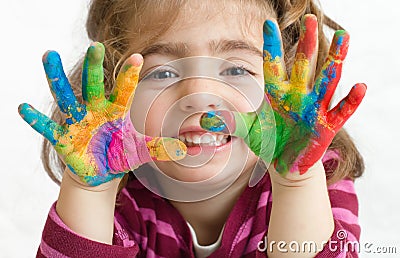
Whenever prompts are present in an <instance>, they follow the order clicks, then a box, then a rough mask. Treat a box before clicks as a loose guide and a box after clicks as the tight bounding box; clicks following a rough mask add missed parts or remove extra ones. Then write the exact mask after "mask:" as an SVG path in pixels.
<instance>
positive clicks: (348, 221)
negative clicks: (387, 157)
mask: <svg viewBox="0 0 400 258" xmlns="http://www.w3.org/2000/svg"><path fill="white" fill-rule="evenodd" d="M324 165H325V163H324ZM326 168H327V166H326ZM271 191H272V189H271V181H270V177H269V175H268V173H266V175H265V176H264V177H263V179H262V180H260V182H259V183H258V184H257V185H255V186H254V187H247V188H246V189H245V190H244V191H243V193H242V194H241V196H240V197H239V199H238V200H237V202H236V204H235V206H234V207H233V210H232V211H231V213H230V215H229V217H228V219H227V221H226V223H225V227H224V229H223V233H222V240H221V244H220V246H219V248H218V249H217V250H216V251H214V252H213V253H212V254H211V255H210V256H209V257H266V255H265V254H264V253H262V252H260V250H261V251H262V250H263V248H265V246H264V245H263V242H262V241H263V240H264V239H266V235H267V232H268V222H269V218H270V213H271V207H272V206H271V205H272V192H271ZM328 191H329V197H330V202H331V206H332V213H333V216H334V223H335V228H334V232H333V234H332V236H331V238H330V240H329V241H328V243H327V244H326V245H325V246H324V248H323V250H319V251H320V252H317V251H316V257H358V255H357V253H358V249H357V244H358V241H359V237H360V227H359V225H358V217H357V216H358V201H357V196H356V194H355V191H354V184H353V181H352V180H350V179H343V180H341V181H339V182H337V183H335V184H333V185H330V186H329V187H328ZM118 203H119V204H120V205H117V206H116V208H115V219H114V236H113V244H112V245H107V244H104V243H99V242H95V241H92V240H89V239H86V238H84V237H82V236H80V235H78V234H76V233H75V232H73V231H72V230H71V229H69V228H68V227H67V226H66V225H65V224H64V223H63V222H62V221H61V219H60V217H59V216H58V215H57V213H56V210H55V203H54V204H53V205H52V207H51V209H50V212H49V215H48V218H47V221H46V224H45V227H44V230H43V235H42V241H41V244H40V246H39V249H38V252H37V257H96V258H101V257H185V258H186V257H195V255H194V250H193V241H192V236H191V233H190V230H189V228H188V225H187V223H186V221H185V219H184V218H183V217H182V215H181V214H180V213H179V212H178V211H177V210H176V209H175V208H174V207H173V206H172V205H171V204H170V203H169V202H168V200H166V199H164V198H162V197H160V196H158V195H156V194H154V193H152V192H151V191H149V190H148V189H147V188H146V187H144V186H143V185H142V184H141V183H140V182H139V181H138V180H132V181H129V182H128V184H127V185H126V186H125V188H124V189H123V190H122V191H121V193H120V195H119V196H118Z"/></svg>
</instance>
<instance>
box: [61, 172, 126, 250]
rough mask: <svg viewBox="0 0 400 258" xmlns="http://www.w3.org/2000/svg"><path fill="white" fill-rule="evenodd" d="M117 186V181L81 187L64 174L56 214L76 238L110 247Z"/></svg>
mask: <svg viewBox="0 0 400 258" xmlns="http://www.w3.org/2000/svg"><path fill="white" fill-rule="evenodd" d="M74 176H75V177H74ZM119 182H120V179H114V180H111V181H109V182H107V183H104V184H101V185H99V186H95V187H91V186H85V185H83V184H82V183H81V182H80V181H79V178H78V177H77V176H76V175H74V174H72V173H71V172H70V171H67V170H66V171H65V172H64V175H63V179H62V182H61V187H60V193H59V196H58V201H57V204H56V211H57V214H58V215H59V217H60V218H61V220H62V221H63V222H64V223H65V224H66V225H67V226H68V227H69V228H70V229H71V230H72V231H74V232H76V233H77V234H79V235H81V236H84V237H86V238H88V239H91V240H94V241H99V242H102V243H107V244H111V243H112V236H113V221H114V210H115V201H116V195H117V192H118V184H119Z"/></svg>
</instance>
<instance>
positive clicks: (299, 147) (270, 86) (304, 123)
mask: <svg viewBox="0 0 400 258" xmlns="http://www.w3.org/2000/svg"><path fill="white" fill-rule="evenodd" d="M303 25H304V27H303V28H305V29H303V31H302V33H301V35H300V42H299V45H298V49H297V54H296V58H295V61H294V64H293V68H292V74H291V77H290V80H287V76H286V73H285V72H284V71H285V68H284V65H283V60H282V51H281V48H282V46H281V44H280V36H279V30H278V29H277V27H276V25H275V24H274V23H272V22H270V23H268V22H266V25H265V26H264V78H265V93H266V95H267V97H268V98H269V100H270V103H271V105H272V108H273V109H274V114H275V121H276V128H277V146H276V150H275V153H274V157H275V159H276V163H275V165H276V169H277V171H278V172H282V173H286V172H287V171H289V170H290V171H299V172H300V174H303V173H305V172H306V171H307V170H308V168H310V167H311V166H312V165H313V164H314V163H315V162H317V161H318V160H319V159H320V158H321V157H322V156H323V154H324V152H325V151H326V150H327V148H328V146H329V145H330V143H331V142H332V140H333V137H334V136H335V135H336V133H337V132H338V130H340V128H341V127H342V126H343V124H344V122H345V121H346V120H347V119H348V118H349V117H350V116H351V115H352V114H353V112H354V111H355V109H356V108H357V106H358V105H359V104H360V102H361V100H362V98H363V96H364V94H365V86H364V85H356V86H354V87H353V89H352V90H351V92H350V93H349V95H348V96H347V97H346V98H345V99H344V100H342V101H341V102H340V103H339V104H338V105H337V106H336V107H335V108H333V109H332V110H329V103H330V101H331V98H332V95H333V93H334V92H335V90H336V87H337V84H338V82H339V79H340V75H341V69H342V62H343V60H344V58H345V56H346V54H347V49H348V42H349V36H348V34H347V33H346V32H344V31H337V32H336V33H335V36H334V39H333V42H332V45H331V48H330V51H329V56H328V58H327V60H326V61H325V63H324V65H323V68H322V71H321V73H320V74H319V76H318V77H317V79H316V81H315V83H314V85H313V87H312V90H311V91H310V92H309V91H308V85H309V84H310V82H312V79H313V75H314V72H313V71H314V69H315V55H316V51H317V49H318V44H317V39H318V35H317V28H318V27H317V22H316V20H315V17H313V16H306V17H305V18H304V19H303Z"/></svg>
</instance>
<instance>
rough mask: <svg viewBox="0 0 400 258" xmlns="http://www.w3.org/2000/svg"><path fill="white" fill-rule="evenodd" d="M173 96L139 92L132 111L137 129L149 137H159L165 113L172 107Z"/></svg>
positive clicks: (132, 118)
mask: <svg viewBox="0 0 400 258" xmlns="http://www.w3.org/2000/svg"><path fill="white" fill-rule="evenodd" d="M169 99H171V96H168V94H167V96H165V94H162V95H160V96H157V94H155V93H154V92H151V91H138V92H137V93H136V94H135V98H134V100H133V102H132V107H131V110H130V115H131V120H132V123H133V126H134V127H135V129H136V130H137V131H138V132H139V133H142V134H146V135H148V136H159V135H160V130H161V129H160V128H161V125H162V122H163V119H164V117H165V112H166V110H168V107H169V106H170V105H171V103H170V101H169Z"/></svg>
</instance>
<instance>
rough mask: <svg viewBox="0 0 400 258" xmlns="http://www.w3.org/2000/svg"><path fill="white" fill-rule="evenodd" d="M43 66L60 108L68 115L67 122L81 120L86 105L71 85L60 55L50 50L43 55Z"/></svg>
mask: <svg viewBox="0 0 400 258" xmlns="http://www.w3.org/2000/svg"><path fill="white" fill-rule="evenodd" d="M43 66H44V70H45V72H46V76H47V81H48V83H49V86H50V89H51V92H52V94H53V96H54V98H55V100H56V101H57V104H58V106H59V107H60V110H61V111H62V112H63V113H64V114H66V116H67V120H66V122H67V124H72V123H75V122H79V121H81V120H82V119H83V118H84V117H85V115H86V108H85V105H82V104H81V103H79V102H78V100H77V99H76V97H75V95H74V92H73V91H72V88H71V85H70V84H69V82H68V79H67V77H66V76H65V73H64V70H63V67H62V63H61V59H60V56H59V55H58V53H57V52H55V51H48V52H46V53H45V54H44V56H43Z"/></svg>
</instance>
